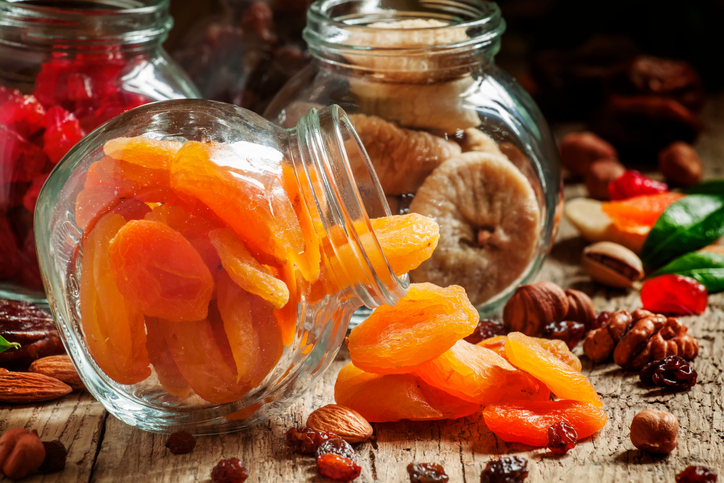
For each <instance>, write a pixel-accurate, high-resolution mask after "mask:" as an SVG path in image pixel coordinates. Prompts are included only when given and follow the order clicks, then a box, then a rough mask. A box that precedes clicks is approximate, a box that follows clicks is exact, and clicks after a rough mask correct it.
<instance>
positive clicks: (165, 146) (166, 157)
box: [103, 136, 183, 170]
mask: <svg viewBox="0 0 724 483" xmlns="http://www.w3.org/2000/svg"><path fill="white" fill-rule="evenodd" d="M182 146H183V143H181V142H178V141H161V140H158V139H151V138H147V137H144V136H137V137H132V138H116V139H111V140H110V141H107V142H106V143H105V144H104V145H103V152H104V153H105V154H106V156H110V157H111V158H113V159H120V160H123V161H126V162H128V163H133V164H136V165H138V166H142V167H144V168H150V169H164V170H168V169H170V168H171V162H172V161H173V158H174V156H175V155H176V153H177V152H178V151H179V150H180V149H181V147H182Z"/></svg>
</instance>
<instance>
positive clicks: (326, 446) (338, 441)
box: [317, 438, 357, 461]
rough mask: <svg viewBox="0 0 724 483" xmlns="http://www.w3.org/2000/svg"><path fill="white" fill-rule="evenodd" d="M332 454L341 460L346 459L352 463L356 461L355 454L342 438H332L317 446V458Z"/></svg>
mask: <svg viewBox="0 0 724 483" xmlns="http://www.w3.org/2000/svg"><path fill="white" fill-rule="evenodd" d="M327 453H332V454H336V455H337V456H341V457H342V458H348V459H351V460H352V461H354V460H356V459H357V453H355V452H354V448H352V446H351V445H350V444H349V443H348V442H347V441H345V440H343V439H342V438H334V439H330V440H327V441H325V442H323V443H322V444H320V445H319V448H317V458H319V457H320V456H322V455H323V454H327Z"/></svg>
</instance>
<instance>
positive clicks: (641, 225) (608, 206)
mask: <svg viewBox="0 0 724 483" xmlns="http://www.w3.org/2000/svg"><path fill="white" fill-rule="evenodd" d="M684 196H685V195H683V194H681V193H659V194H655V195H643V196H636V197H634V198H629V199H627V200H621V201H608V202H604V203H603V204H602V205H601V209H602V210H603V212H604V213H606V214H607V215H608V217H609V218H611V221H612V222H613V224H614V225H615V226H616V227H617V228H618V229H620V230H621V231H624V232H628V233H638V234H643V235H645V234H647V233H648V232H649V231H650V230H651V228H652V227H653V226H654V224H656V220H658V219H659V217H660V216H661V214H662V213H663V212H664V211H665V210H666V208H668V207H669V205H671V204H672V203H674V202H675V201H678V200H680V199H681V198H683V197H684Z"/></svg>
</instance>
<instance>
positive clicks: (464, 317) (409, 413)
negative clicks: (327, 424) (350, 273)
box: [334, 283, 607, 446]
mask: <svg viewBox="0 0 724 483" xmlns="http://www.w3.org/2000/svg"><path fill="white" fill-rule="evenodd" d="M477 323H478V312H477V311H476V310H475V308H474V307H473V306H472V304H471V303H470V301H469V300H468V298H467V296H466V294H465V291H464V290H463V289H462V288H461V287H458V286H454V285H453V286H450V287H447V288H442V287H438V286H435V285H432V284H427V283H422V284H412V286H411V287H410V292H409V294H408V295H407V296H406V297H405V298H403V299H402V300H401V301H400V302H399V303H398V304H397V305H396V306H394V307H389V306H382V307H380V308H378V309H376V310H375V311H374V312H373V313H372V315H371V316H370V317H369V318H368V319H367V320H365V321H364V322H362V323H361V324H360V325H358V326H357V327H355V328H354V329H352V331H351V333H350V335H349V339H348V342H347V346H348V348H349V354H350V358H351V359H352V361H351V362H350V363H349V364H347V365H346V366H345V367H344V368H342V370H341V371H340V373H339V376H338V377H337V382H336V385H335V393H334V394H335V400H336V402H337V404H340V405H342V406H346V407H349V408H351V409H354V410H356V411H357V412H359V413H360V414H361V415H362V416H364V417H365V418H366V419H367V420H368V421H371V422H391V421H398V420H401V419H409V420H413V421H422V420H435V419H448V418H450V419H452V418H459V417H464V416H468V415H470V414H473V413H475V412H478V411H481V410H482V411H483V417H484V419H485V423H486V425H487V426H488V428H489V429H490V430H491V431H493V432H494V433H495V434H496V435H497V436H498V437H500V438H501V439H503V440H504V441H509V442H520V443H525V444H529V445H531V446H546V445H547V444H548V442H549V436H548V431H549V428H550V427H551V426H553V425H554V424H557V423H566V424H568V425H569V426H571V427H572V428H574V429H575V431H576V434H577V438H578V439H583V438H586V437H588V436H590V435H592V434H593V433H595V432H597V431H598V430H600V429H601V428H603V426H604V425H605V424H606V420H607V417H606V414H605V413H604V411H603V408H602V406H603V404H602V403H601V400H600V398H599V397H598V394H596V391H595V390H594V388H593V386H592V385H591V383H590V382H589V381H588V379H587V378H586V377H585V376H584V375H582V374H581V372H580V371H581V362H580V361H579V360H578V358H577V357H576V356H575V355H573V354H572V353H571V352H570V350H569V349H568V346H567V345H566V344H565V342H563V341H559V340H546V339H537V338H533V337H528V336H526V335H524V334H522V333H520V332H512V333H510V334H508V335H507V336H497V337H492V338H489V339H485V340H483V341H482V342H480V343H478V344H471V343H469V342H466V341H465V340H462V339H463V337H465V336H467V335H469V334H470V333H472V332H473V329H475V327H476V325H477ZM551 393H553V394H554V395H555V396H556V397H557V399H556V400H551Z"/></svg>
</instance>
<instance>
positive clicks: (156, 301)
mask: <svg viewBox="0 0 724 483" xmlns="http://www.w3.org/2000/svg"><path fill="white" fill-rule="evenodd" d="M108 253H109V256H110V261H111V269H112V272H113V276H114V278H115V280H116V283H117V284H118V288H119V290H120V291H121V293H122V294H123V295H124V296H125V297H126V298H127V299H128V300H129V301H130V302H131V303H133V304H135V305H136V306H138V307H139V308H140V309H141V310H142V311H143V313H144V314H146V315H148V316H152V317H163V318H165V319H166V320H171V321H175V322H180V321H190V320H200V319H203V318H205V317H206V316H207V310H208V305H209V301H210V300H211V295H212V292H213V289H214V280H213V278H212V277H211V273H210V272H209V269H208V268H207V267H206V264H205V263H204V260H203V259H202V258H201V255H199V253H198V252H197V251H196V250H195V249H194V247H193V246H192V245H191V244H190V243H189V242H188V240H186V239H185V238H184V237H183V236H182V235H181V234H180V233H179V232H177V231H176V230H173V229H172V228H170V227H169V226H167V225H165V224H163V223H160V222H157V221H149V220H134V221H129V222H128V223H127V224H126V225H125V226H124V227H123V228H121V229H120V230H119V231H118V234H116V236H115V237H114V238H113V240H112V241H111V243H110V247H109V249H108Z"/></svg>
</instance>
